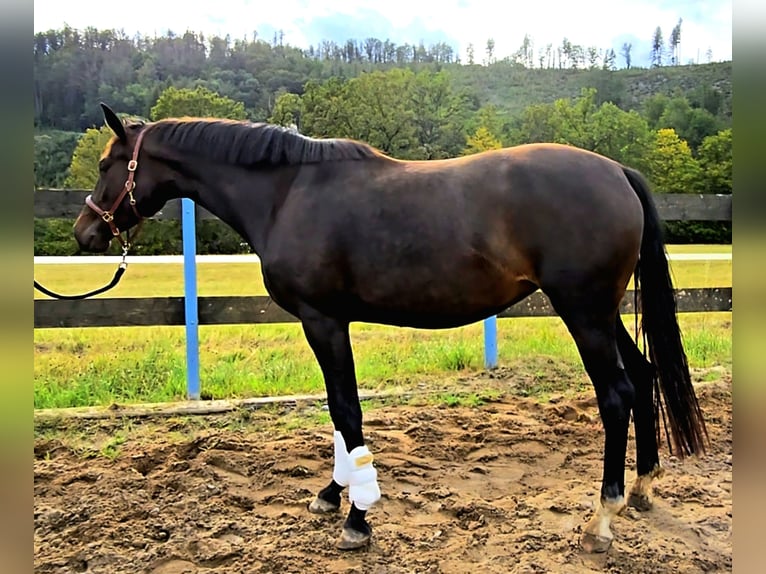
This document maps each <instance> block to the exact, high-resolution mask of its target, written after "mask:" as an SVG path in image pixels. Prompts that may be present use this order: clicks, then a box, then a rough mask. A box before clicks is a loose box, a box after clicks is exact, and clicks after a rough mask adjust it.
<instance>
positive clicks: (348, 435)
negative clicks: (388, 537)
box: [300, 309, 380, 550]
mask: <svg viewBox="0 0 766 574" xmlns="http://www.w3.org/2000/svg"><path fill="white" fill-rule="evenodd" d="M300 318H301V322H302V324H303V332H304V333H305V335H306V339H307V340H308V342H309V345H310V346H311V348H312V350H313V351H314V354H315V356H316V358H317V361H318V362H319V366H320V368H321V369H322V374H323V375H324V380H325V387H326V389H327V404H328V406H329V408H330V417H331V418H332V422H333V425H334V427H335V432H334V435H333V436H334V443H335V462H334V467H333V480H332V482H331V483H330V484H329V485H328V486H327V487H325V488H324V489H323V490H321V491H320V492H319V494H318V495H317V498H316V499H315V500H314V501H312V503H311V504H310V505H309V510H311V511H312V512H317V513H326V512H334V511H336V510H338V509H339V508H340V498H341V493H342V491H343V489H344V488H345V487H346V486H348V497H349V500H350V501H351V509H350V510H349V513H348V517H347V518H346V522H345V523H344V525H343V530H342V532H341V536H340V540H339V542H338V547H339V548H341V549H343V550H351V549H354V548H360V547H362V546H365V545H366V544H367V543H368V542H369V541H370V536H371V534H372V529H371V528H370V525H369V524H368V523H367V520H366V518H365V516H366V513H367V510H369V509H370V507H372V505H373V504H375V503H376V502H377V501H378V500H380V487H379V486H378V480H377V471H376V470H375V467H374V466H373V464H372V460H373V457H372V453H370V450H369V449H368V448H367V446H365V444H364V437H363V436H362V408H361V405H360V404H359V394H358V391H357V386H356V374H355V372H354V358H353V354H352V350H351V339H350V337H349V333H348V323H346V322H343V321H339V320H337V319H334V318H331V317H328V316H326V315H323V314H321V313H319V312H317V311H315V310H313V309H303V310H302V312H301V314H300Z"/></svg>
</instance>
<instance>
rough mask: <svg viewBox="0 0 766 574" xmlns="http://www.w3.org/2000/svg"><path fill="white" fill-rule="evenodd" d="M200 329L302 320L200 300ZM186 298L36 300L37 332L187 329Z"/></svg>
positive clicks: (683, 303)
mask: <svg viewBox="0 0 766 574" xmlns="http://www.w3.org/2000/svg"><path fill="white" fill-rule="evenodd" d="M676 293H677V300H678V310H679V312H682V313H689V312H692V313H694V312H704V311H731V287H716V288H706V289H679V290H677V291H676ZM633 310H634V305H633V291H628V292H627V293H626V294H625V297H624V298H623V300H622V306H621V312H622V313H632V312H633ZM198 314H199V324H200V325H239V324H257V323H292V322H297V321H298V319H297V318H296V317H294V316H293V315H291V314H290V313H288V312H287V311H285V310H283V309H282V308H281V307H279V306H277V305H276V304H274V303H272V301H271V298H270V297H267V296H262V295H261V296H254V297H200V298H199V299H198ZM497 316H498V317H499V318H503V317H553V316H556V313H555V312H554V311H553V308H552V307H551V304H550V301H549V300H548V298H547V297H546V296H545V295H544V294H543V293H542V292H540V291H537V292H535V293H533V294H532V295H530V296H529V297H527V298H526V299H524V300H523V301H521V302H519V303H517V304H516V305H514V306H513V307H509V308H508V309H506V310H505V311H503V312H502V313H499V314H498V315H497ZM184 324H185V314H184V298H183V297H135V298H134V297H124V298H122V297H118V298H103V299H102V298H94V299H83V300H75V301H55V300H52V299H36V300H35V328H36V329H42V328H46V329H50V328H70V327H139V326H150V325H184Z"/></svg>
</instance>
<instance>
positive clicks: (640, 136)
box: [511, 88, 652, 169]
mask: <svg viewBox="0 0 766 574" xmlns="http://www.w3.org/2000/svg"><path fill="white" fill-rule="evenodd" d="M596 96H597V95H596V92H595V90H594V89H592V88H590V89H584V90H583V91H582V93H581V94H580V97H579V98H577V99H575V100H569V99H564V98H562V99H559V100H556V101H555V102H553V103H552V104H538V105H534V106H530V107H529V108H527V109H526V110H525V112H524V114H522V116H521V120H520V121H519V122H518V124H517V127H516V129H515V130H513V132H512V138H511V139H512V142H513V143H516V144H521V143H532V142H554V143H563V144H569V145H573V146H577V147H581V148H584V149H587V150H590V151H594V152H597V153H600V154H603V155H605V156H607V157H610V158H612V159H614V160H616V161H619V162H622V163H624V164H626V165H631V166H633V167H636V168H638V169H644V168H645V167H646V156H647V154H648V151H649V149H650V147H651V141H652V134H651V131H650V130H649V126H648V125H647V123H646V120H644V118H642V117H641V116H640V115H639V114H638V113H637V112H635V111H630V112H626V111H624V110H622V109H620V108H618V107H617V106H616V105H614V104H613V103H611V102H604V103H602V104H601V105H600V106H598V105H597V103H596V102H597V97H596Z"/></svg>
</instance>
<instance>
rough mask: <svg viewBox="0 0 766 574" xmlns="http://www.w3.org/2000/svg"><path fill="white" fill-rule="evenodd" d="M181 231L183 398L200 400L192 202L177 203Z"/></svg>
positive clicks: (184, 199)
mask: <svg viewBox="0 0 766 574" xmlns="http://www.w3.org/2000/svg"><path fill="white" fill-rule="evenodd" d="M181 211H182V215H181V228H182V231H183V244H184V310H185V317H186V395H187V397H188V398H189V399H190V400H198V399H199V397H200V384H199V334H198V329H197V327H198V325H199V321H198V319H197V230H196V225H195V221H194V202H193V201H192V200H191V199H186V198H183V199H182V200H181Z"/></svg>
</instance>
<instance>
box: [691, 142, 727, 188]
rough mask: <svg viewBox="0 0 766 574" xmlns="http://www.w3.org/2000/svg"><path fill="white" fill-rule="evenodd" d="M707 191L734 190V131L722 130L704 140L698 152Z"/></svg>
mask: <svg viewBox="0 0 766 574" xmlns="http://www.w3.org/2000/svg"><path fill="white" fill-rule="evenodd" d="M698 159H699V163H700V166H701V167H702V170H703V172H704V183H703V185H704V189H705V193H731V192H732V165H733V161H732V131H731V128H729V129H725V130H721V131H720V132H718V133H717V134H715V135H712V136H708V137H706V138H705V139H704V140H702V145H700V148H699V152H698Z"/></svg>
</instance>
